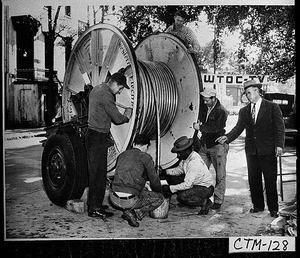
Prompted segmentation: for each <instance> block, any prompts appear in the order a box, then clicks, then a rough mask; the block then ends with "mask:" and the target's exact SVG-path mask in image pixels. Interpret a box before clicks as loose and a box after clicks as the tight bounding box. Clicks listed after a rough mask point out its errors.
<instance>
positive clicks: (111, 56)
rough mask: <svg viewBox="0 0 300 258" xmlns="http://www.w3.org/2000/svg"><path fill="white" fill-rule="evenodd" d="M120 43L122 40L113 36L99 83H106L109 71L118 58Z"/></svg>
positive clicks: (115, 35)
mask: <svg viewBox="0 0 300 258" xmlns="http://www.w3.org/2000/svg"><path fill="white" fill-rule="evenodd" d="M119 43H120V38H119V37H118V35H117V34H113V36H112V37H111V40H110V43H109V46H108V49H107V51H106V54H105V58H104V61H103V64H102V68H101V71H100V76H99V81H98V83H102V82H105V79H106V76H107V73H108V71H109V69H110V68H111V66H112V64H113V63H114V62H115V60H116V57H117V55H118V51H117V50H118V45H119Z"/></svg>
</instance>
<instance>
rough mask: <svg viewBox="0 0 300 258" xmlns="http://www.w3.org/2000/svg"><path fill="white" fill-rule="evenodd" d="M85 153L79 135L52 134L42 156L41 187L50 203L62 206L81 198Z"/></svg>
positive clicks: (85, 170)
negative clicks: (42, 186)
mask: <svg viewBox="0 0 300 258" xmlns="http://www.w3.org/2000/svg"><path fill="white" fill-rule="evenodd" d="M87 175H88V173H87V155H86V150H85V146H84V141H83V138H82V137H79V136H77V135H75V134H74V135H73V134H67V133H59V134H55V135H51V136H50V137H49V138H48V140H47V141H46V144H45V146H44V150H43V155H42V179H43V184H44V190H45V192H46V194H47V196H48V198H49V199H50V201H51V202H53V203H54V204H56V205H58V206H64V205H65V204H66V203H67V201H68V200H71V199H80V198H81V196H82V194H83V192H84V189H85V187H86V186H87V181H88V176H87Z"/></svg>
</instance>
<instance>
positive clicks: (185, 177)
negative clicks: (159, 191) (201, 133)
mask: <svg viewBox="0 0 300 258" xmlns="http://www.w3.org/2000/svg"><path fill="white" fill-rule="evenodd" d="M171 152H173V153H177V158H178V159H179V160H180V162H179V165H178V166H177V167H175V168H170V169H167V170H163V171H162V172H161V176H162V177H165V179H166V180H167V182H168V184H169V185H163V186H162V188H163V193H164V195H167V194H173V193H177V201H178V202H179V203H180V204H182V205H185V206H194V207H201V210H200V211H199V213H198V214H200V215H206V214H207V213H208V212H209V208H210V206H212V202H211V200H210V199H209V198H210V197H211V196H212V195H213V193H214V187H213V181H212V176H211V174H210V172H209V170H208V168H207V166H206V165H205V163H204V161H203V160H202V158H201V157H200V155H199V154H198V153H197V152H195V151H193V139H192V138H187V137H186V136H182V137H180V138H179V139H177V140H176V141H175V143H174V147H173V148H172V150H171Z"/></svg>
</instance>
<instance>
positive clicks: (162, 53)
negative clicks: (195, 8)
mask: <svg viewBox="0 0 300 258" xmlns="http://www.w3.org/2000/svg"><path fill="white" fill-rule="evenodd" d="M120 69H122V70H123V71H124V74H125V76H126V78H127V84H128V85H129V87H130V90H128V89H124V90H123V91H122V93H121V94H120V95H117V96H116V102H117V103H119V104H121V105H120V106H122V105H123V106H128V107H131V108H133V114H132V118H131V119H130V122H129V123H127V124H123V125H118V126H116V125H112V128H111V134H112V138H113V140H114V143H115V144H114V146H112V147H111V148H110V149H109V153H108V170H112V169H113V168H114V166H115V161H116V158H117V156H118V155H119V154H120V153H121V152H123V151H125V150H126V149H127V148H128V146H129V145H130V144H131V143H132V140H133V138H134V136H135V135H136V134H137V133H146V134H148V135H149V136H150V137H151V139H152V141H151V143H152V144H151V146H150V148H149V154H150V155H151V156H152V157H153V158H154V159H155V160H156V161H157V163H159V164H160V165H161V166H162V167H163V168H168V167H170V166H172V165H173V164H175V163H176V161H177V158H176V155H175V154H174V153H171V151H170V150H171V148H172V147H173V143H174V141H175V140H176V139H177V138H179V137H181V136H183V135H186V136H188V137H192V136H193V134H194V129H193V126H192V124H193V122H195V121H197V119H198V114H199V109H200V91H201V90H202V84H201V77H200V71H199V68H198V66H197V63H196V61H195V60H194V57H192V56H191V55H190V54H189V53H188V51H187V48H186V46H185V45H184V44H183V42H182V41H181V40H180V39H179V38H177V37H176V36H173V35H171V34H167V33H159V34H154V35H151V36H149V37H147V38H146V39H144V40H143V41H142V42H141V43H139V44H138V46H137V47H136V48H135V50H134V49H133V47H132V45H131V43H130V41H129V40H128V38H127V37H126V35H125V34H124V33H123V32H122V31H121V30H119V29H118V28H116V27H115V26H112V25H108V24H97V25H94V26H92V27H90V28H89V29H88V30H87V31H85V32H84V33H83V34H82V35H81V37H80V38H79V39H78V41H77V42H76V44H75V46H74V47H73V50H72V52H71V55H70V59H69V62H68V66H67V69H66V74H65V78H64V87H63V121H64V122H69V121H71V120H72V119H73V118H74V116H76V115H79V114H78V111H77V110H76V108H75V107H74V105H73V103H72V100H71V99H72V98H71V96H72V95H74V94H77V93H78V92H80V91H83V90H84V85H85V83H86V80H87V79H88V80H89V81H90V82H91V84H92V85H93V86H96V85H98V84H100V83H102V82H104V81H106V80H107V78H108V76H109V75H111V74H113V73H115V72H117V71H119V70H120ZM119 109H120V112H123V111H124V109H122V107H119ZM156 114H159V116H157V115H156Z"/></svg>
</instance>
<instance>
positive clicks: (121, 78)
mask: <svg viewBox="0 0 300 258" xmlns="http://www.w3.org/2000/svg"><path fill="white" fill-rule="evenodd" d="M110 79H111V80H112V81H115V82H117V83H118V84H119V85H123V86H124V87H125V88H127V89H129V86H128V85H127V83H126V77H125V75H124V74H122V73H114V74H113V75H112V76H111V77H110Z"/></svg>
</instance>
